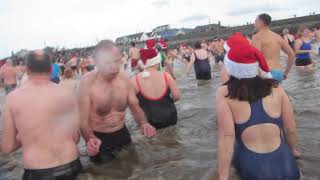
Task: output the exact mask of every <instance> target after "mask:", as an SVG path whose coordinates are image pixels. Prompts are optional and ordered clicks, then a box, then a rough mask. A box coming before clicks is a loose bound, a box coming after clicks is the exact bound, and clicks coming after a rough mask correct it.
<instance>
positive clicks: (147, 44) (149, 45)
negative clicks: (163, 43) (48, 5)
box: [146, 39, 156, 48]
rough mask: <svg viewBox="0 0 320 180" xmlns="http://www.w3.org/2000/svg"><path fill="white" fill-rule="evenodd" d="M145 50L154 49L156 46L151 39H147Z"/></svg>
mask: <svg viewBox="0 0 320 180" xmlns="http://www.w3.org/2000/svg"><path fill="white" fill-rule="evenodd" d="M146 46H147V48H154V47H155V46H156V41H155V40H153V39H149V40H147V41H146Z"/></svg>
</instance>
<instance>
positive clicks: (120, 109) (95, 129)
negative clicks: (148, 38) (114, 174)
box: [79, 40, 156, 164]
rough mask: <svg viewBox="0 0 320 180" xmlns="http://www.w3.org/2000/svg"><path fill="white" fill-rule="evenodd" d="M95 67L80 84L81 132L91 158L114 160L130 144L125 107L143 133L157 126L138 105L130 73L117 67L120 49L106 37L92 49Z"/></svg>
mask: <svg viewBox="0 0 320 180" xmlns="http://www.w3.org/2000/svg"><path fill="white" fill-rule="evenodd" d="M93 58H94V60H95V64H96V68H97V69H96V70H95V71H92V72H89V73H88V74H87V75H86V76H84V77H83V79H82V80H81V83H80V88H79V107H80V120H81V132H82V135H83V138H84V139H85V142H86V143H87V145H88V148H87V152H88V155H89V156H90V159H91V161H92V162H94V163H97V164H100V163H107V162H110V161H111V160H113V159H114V158H115V157H116V155H117V153H118V152H119V151H121V149H122V148H123V147H125V146H127V145H129V144H131V142H132V140H131V136H130V133H129V130H128V129H127V127H126V125H125V115H126V109H127V107H129V108H130V110H131V112H132V115H133V117H134V119H135V120H136V122H137V124H138V125H139V127H140V129H141V133H142V134H143V135H144V136H146V137H153V136H154V135H155V134H156V129H155V128H154V127H152V126H151V125H150V123H148V120H147V118H146V116H145V114H144V112H143V110H142V109H141V107H140V106H139V101H138V99H137V96H136V91H135V88H134V86H133V84H132V83H131V81H130V79H129V77H128V76H127V74H126V73H125V72H124V71H120V69H121V68H120V67H121V53H120V51H119V49H118V48H117V47H116V45H115V44H114V43H113V42H112V41H109V40H104V41H101V42H99V43H98V44H97V45H96V47H95V49H94V57H93Z"/></svg>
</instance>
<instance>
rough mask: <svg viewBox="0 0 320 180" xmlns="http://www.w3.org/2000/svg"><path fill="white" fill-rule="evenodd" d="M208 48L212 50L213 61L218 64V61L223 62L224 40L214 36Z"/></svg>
mask: <svg viewBox="0 0 320 180" xmlns="http://www.w3.org/2000/svg"><path fill="white" fill-rule="evenodd" d="M210 50H211V51H212V52H213V54H214V57H215V63H216V64H219V62H220V61H221V62H223V59H224V55H225V52H224V40H223V39H218V38H215V39H214V40H213V42H212V43H211V45H210Z"/></svg>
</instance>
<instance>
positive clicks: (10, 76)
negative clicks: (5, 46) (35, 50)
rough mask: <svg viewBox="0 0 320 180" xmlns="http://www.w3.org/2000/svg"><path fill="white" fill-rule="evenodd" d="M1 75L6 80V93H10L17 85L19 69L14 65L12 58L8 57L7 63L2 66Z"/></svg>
mask: <svg viewBox="0 0 320 180" xmlns="http://www.w3.org/2000/svg"><path fill="white" fill-rule="evenodd" d="M0 77H1V78H2V79H3V81H4V89H5V91H6V94H9V93H10V92H11V91H13V90H14V89H15V88H16V87H17V80H18V71H17V69H16V68H15V67H14V66H13V64H12V60H11V59H8V60H7V61H6V64H5V65H3V66H2V67H1V69H0Z"/></svg>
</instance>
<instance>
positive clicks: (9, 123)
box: [1, 98, 21, 154]
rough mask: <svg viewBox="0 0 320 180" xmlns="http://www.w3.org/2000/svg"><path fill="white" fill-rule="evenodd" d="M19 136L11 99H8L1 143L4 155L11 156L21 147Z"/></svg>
mask: <svg viewBox="0 0 320 180" xmlns="http://www.w3.org/2000/svg"><path fill="white" fill-rule="evenodd" d="M17 135H18V131H17V129H16V125H15V122H14V118H13V114H12V112H11V107H10V99H9V98H7V101H6V105H5V108H4V112H3V131H2V142H1V151H2V152H3V153H4V154H10V153H12V152H14V151H16V150H18V149H19V148H20V147H21V142H20V140H19V139H18V138H17Z"/></svg>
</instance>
